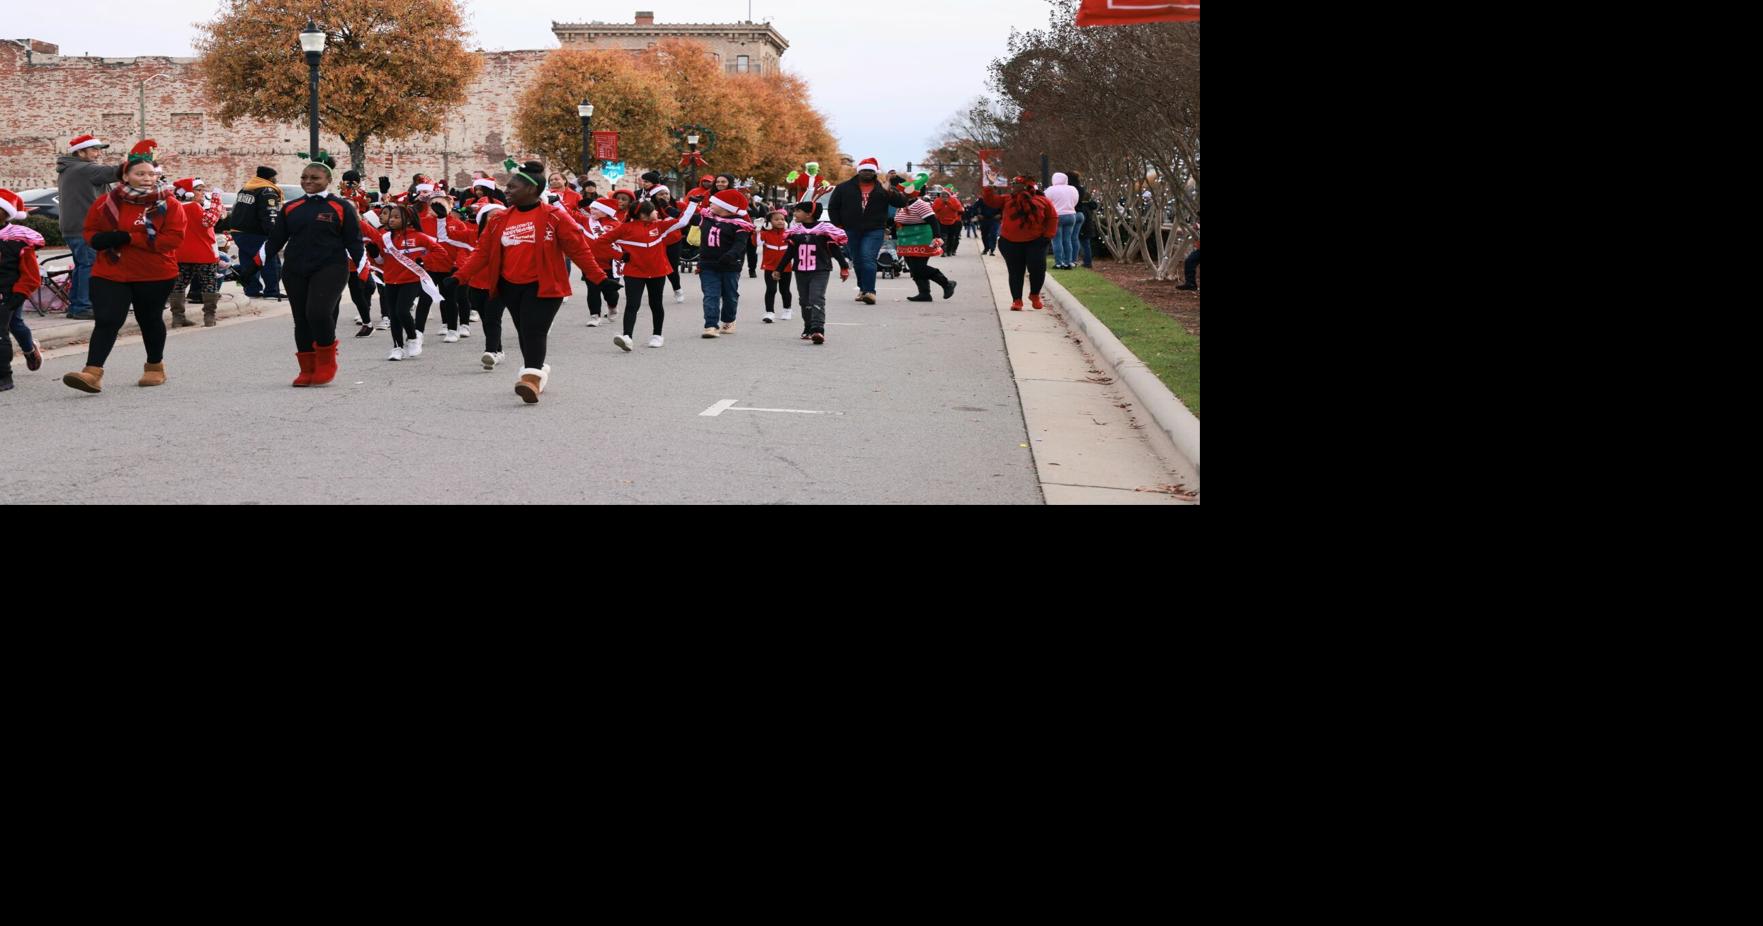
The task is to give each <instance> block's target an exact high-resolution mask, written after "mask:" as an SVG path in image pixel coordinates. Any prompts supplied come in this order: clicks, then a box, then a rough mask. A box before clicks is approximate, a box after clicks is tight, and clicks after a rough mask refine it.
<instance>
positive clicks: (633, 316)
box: [624, 277, 667, 338]
mask: <svg viewBox="0 0 1763 926" xmlns="http://www.w3.org/2000/svg"><path fill="white" fill-rule="evenodd" d="M665 279H667V278H666V277H651V278H649V279H646V280H639V279H637V278H636V277H625V278H624V291H625V292H626V293H627V294H629V298H628V299H626V300H625V304H624V336H625V337H627V338H628V337H630V336H631V335H632V334H633V333H635V332H636V330H637V310H638V309H640V308H642V307H643V292H644V291H645V290H646V291H648V293H649V316H650V318H651V319H652V320H653V324H654V326H655V333H656V334H660V333H661V323H662V322H664V321H666V320H667V310H666V309H663V308H662V307H661V289H662V287H661V283H662V281H663V280H665Z"/></svg>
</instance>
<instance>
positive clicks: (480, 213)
mask: <svg viewBox="0 0 1763 926" xmlns="http://www.w3.org/2000/svg"><path fill="white" fill-rule="evenodd" d="M506 208H508V207H507V206H504V205H502V204H501V203H499V202H496V201H495V200H493V199H492V200H490V201H489V202H487V203H483V204H481V205H479V206H478V207H477V220H478V221H479V222H482V221H483V220H484V216H487V215H489V214H490V213H492V212H495V211H496V210H497V209H506Z"/></svg>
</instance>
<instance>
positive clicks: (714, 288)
mask: <svg viewBox="0 0 1763 926" xmlns="http://www.w3.org/2000/svg"><path fill="white" fill-rule="evenodd" d="M746 208H747V196H746V194H744V193H742V192H740V191H739V190H723V191H721V192H718V193H713V194H711V195H710V214H709V215H707V216H705V217H704V222H703V224H702V225H701V226H699V230H700V234H701V239H702V242H701V243H700V244H699V246H698V248H699V250H698V278H699V281H700V282H701V283H702V284H703V286H704V337H706V338H714V337H718V336H720V335H724V334H734V333H735V310H736V309H737V308H738V307H739V306H740V304H741V292H740V282H741V264H742V263H744V262H745V261H746V260H747V244H748V242H750V241H752V240H753V223H751V222H748V221H747V220H745V219H743V218H741V213H742V212H743V211H745V210H746ZM719 322H720V325H721V327H720V328H719V327H718V323H719Z"/></svg>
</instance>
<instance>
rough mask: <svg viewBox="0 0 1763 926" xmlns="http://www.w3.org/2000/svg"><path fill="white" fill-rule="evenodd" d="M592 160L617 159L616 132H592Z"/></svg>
mask: <svg viewBox="0 0 1763 926" xmlns="http://www.w3.org/2000/svg"><path fill="white" fill-rule="evenodd" d="M594 160H596V161H616V160H618V133H617V132H595V133H594Z"/></svg>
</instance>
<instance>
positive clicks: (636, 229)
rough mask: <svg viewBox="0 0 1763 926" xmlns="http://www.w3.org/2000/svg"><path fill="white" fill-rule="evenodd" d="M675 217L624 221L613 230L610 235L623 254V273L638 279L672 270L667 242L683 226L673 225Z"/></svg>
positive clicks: (677, 237) (682, 232) (678, 234)
mask: <svg viewBox="0 0 1763 926" xmlns="http://www.w3.org/2000/svg"><path fill="white" fill-rule="evenodd" d="M678 222H679V220H678V219H651V220H649V221H647V222H626V223H624V224H623V225H620V226H618V227H617V228H615V229H613V230H612V239H613V241H614V242H616V243H617V245H618V248H619V250H621V251H623V252H624V253H625V255H626V257H625V264H624V275H625V276H626V277H629V278H632V279H638V280H653V279H655V278H656V277H664V276H667V275H668V274H670V273H672V272H673V263H672V262H671V261H669V260H668V259H667V246H668V245H670V244H673V243H675V242H677V241H679V240H680V238H682V237H684V235H685V229H683V228H675V229H674V230H673V231H672V232H668V229H669V228H673V226H674V225H675V224H677V223H678Z"/></svg>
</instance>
